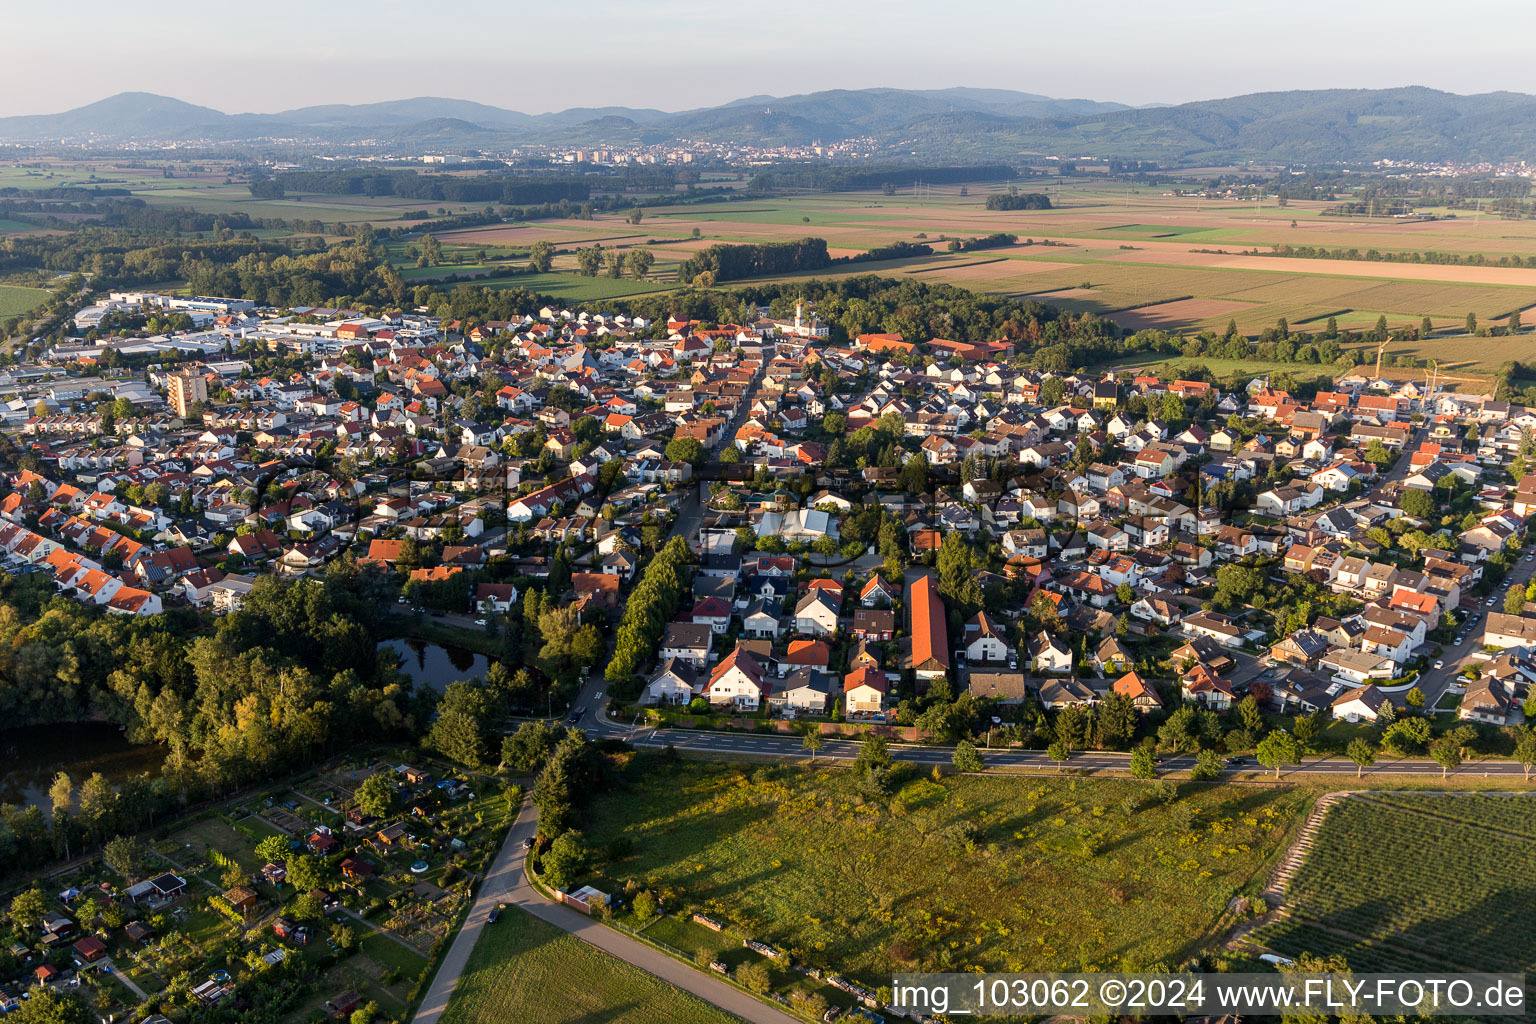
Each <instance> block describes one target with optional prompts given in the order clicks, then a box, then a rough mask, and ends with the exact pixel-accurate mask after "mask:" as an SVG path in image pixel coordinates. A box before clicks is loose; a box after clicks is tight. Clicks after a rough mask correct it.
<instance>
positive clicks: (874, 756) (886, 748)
mask: <svg viewBox="0 0 1536 1024" xmlns="http://www.w3.org/2000/svg"><path fill="white" fill-rule="evenodd" d="M890 766H891V749H890V744H888V743H887V742H886V741H885V737H884V736H876V735H875V734H874V733H865V734H864V739H863V740H861V741H860V742H859V756H858V757H856V758H854V761H853V769H854V771H874V770H877V769H880V768H889V767H890Z"/></svg>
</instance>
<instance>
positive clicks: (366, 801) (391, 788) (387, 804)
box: [354, 772, 399, 818]
mask: <svg viewBox="0 0 1536 1024" xmlns="http://www.w3.org/2000/svg"><path fill="white" fill-rule="evenodd" d="M354 795H355V796H356V797H357V806H358V807H360V808H362V810H363V813H364V814H371V815H373V816H374V817H375V818H386V817H388V816H389V815H390V814H391V813H392V812H393V811H394V809H395V803H396V800H397V799H398V797H399V794H398V793H397V792H396V791H395V784H394V782H393V781H392V780H390V779H389V777H388V776H387V774H386V773H384V772H378V773H376V774H374V775H370V776H368V777H367V778H366V779H364V780H363V783H362V785H360V786H358V787H357V792H356V794H354Z"/></svg>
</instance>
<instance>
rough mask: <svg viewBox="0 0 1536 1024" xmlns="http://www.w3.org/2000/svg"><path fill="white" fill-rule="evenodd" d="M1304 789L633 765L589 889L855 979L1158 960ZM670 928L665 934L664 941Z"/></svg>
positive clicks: (1256, 855) (1203, 922)
mask: <svg viewBox="0 0 1536 1024" xmlns="http://www.w3.org/2000/svg"><path fill="white" fill-rule="evenodd" d="M1311 801H1312V796H1311V794H1310V793H1307V792H1302V791H1297V790H1293V789H1276V788H1269V787H1267V786H1253V787H1242V788H1239V787H1185V788H1184V789H1183V790H1178V789H1175V788H1173V787H1163V788H1154V787H1149V786H1147V785H1146V784H1144V783H1137V782H1132V781H1128V780H1127V781H1119V780H1084V779H1076V778H1070V779H1052V778H1041V777H1031V778H1027V779H1025V778H1006V777H987V776H969V777H951V778H947V779H944V780H943V781H931V780H929V779H928V778H926V777H917V778H915V779H913V780H912V781H909V782H907V783H906V784H905V785H904V786H903V787H902V788H901V789H900V791H899V792H898V793H897V794H896V795H894V796H892V797H890V798H883V799H882V798H875V797H872V796H869V795H865V794H863V793H861V792H860V790H859V788H858V783H857V780H856V779H855V777H854V776H853V774H852V773H849V772H832V771H823V772H816V771H806V770H804V769H801V768H785V767H761V768H758V767H752V766H730V765H722V764H705V763H696V762H695V763H682V764H669V763H665V762H662V761H660V760H659V759H657V758H643V757H642V758H637V759H635V760H634V761H632V762H631V763H630V764H629V765H628V766H627V768H626V770H625V776H624V779H623V781H622V782H621V784H619V785H618V786H616V787H615V788H614V789H613V790H611V791H610V792H608V793H605V794H603V795H602V796H601V797H599V798H598V799H597V800H596V801H595V802H594V804H593V806H592V807H591V808H590V811H589V813H588V815H587V820H588V822H589V825H588V827H587V833H586V834H587V839H588V841H589V843H590V845H591V846H592V848H593V849H595V850H598V851H607V852H608V859H606V860H602V859H601V858H600V864H599V869H598V871H599V873H598V878H597V884H599V885H600V886H602V885H615V886H618V885H622V883H623V882H624V881H627V880H630V879H634V880H636V881H637V882H639V883H640V884H642V885H645V886H649V887H652V888H653V889H655V890H656V891H658V892H659V893H660V895H661V896H662V899H663V902H664V904H665V906H666V907H667V909H668V911H669V912H670V913H672V914H673V915H674V916H675V917H679V918H684V919H686V918H687V917H688V916H689V914H691V913H693V912H695V911H702V912H704V913H707V914H710V915H712V916H713V917H715V918H717V919H719V920H721V921H723V922H725V923H726V925H727V926H728V927H729V928H730V929H731V930H732V931H734V932H735V933H736V934H739V935H744V936H752V937H755V938H757V939H759V940H761V941H764V942H769V943H772V944H774V945H777V946H779V947H781V948H784V949H787V950H788V951H789V952H790V953H791V954H792V955H794V956H795V957H796V958H797V960H799V961H801V962H805V963H808V964H811V965H816V966H823V967H826V968H828V969H834V970H838V971H840V972H842V973H843V974H845V975H848V976H850V977H853V978H855V979H857V980H861V981H864V982H867V983H869V984H871V985H878V984H883V983H885V979H886V977H887V976H888V974H889V972H890V970H892V969H893V968H895V969H912V970H956V971H963V970H973V969H975V970H992V971H1036V970H1038V971H1049V970H1079V969H1111V968H1113V967H1115V966H1118V965H1121V964H1130V963H1136V964H1149V963H1153V962H1163V963H1168V964H1170V965H1172V964H1177V963H1179V962H1181V961H1182V960H1183V959H1185V958H1186V957H1188V956H1190V955H1192V954H1194V953H1196V952H1199V951H1200V950H1202V949H1204V948H1206V946H1207V943H1208V939H1209V938H1210V937H1211V936H1212V934H1213V931H1214V930H1215V929H1216V926H1217V924H1218V921H1219V919H1220V918H1221V917H1222V915H1223V912H1224V910H1225V908H1226V907H1227V905H1228V901H1229V900H1230V899H1231V898H1232V897H1233V896H1234V895H1236V894H1238V893H1239V892H1244V891H1253V890H1254V887H1255V886H1257V885H1260V884H1261V883H1262V879H1263V878H1264V877H1265V875H1266V872H1267V870H1268V867H1269V866H1270V865H1271V864H1272V863H1273V861H1274V859H1275V857H1276V855H1277V853H1278V851H1279V850H1281V849H1282V848H1283V847H1284V846H1285V845H1286V843H1287V840H1288V837H1289V836H1290V835H1291V834H1292V832H1293V831H1294V829H1295V827H1296V826H1297V825H1298V824H1299V823H1300V822H1301V821H1302V820H1303V818H1304V817H1305V815H1306V813H1307V811H1308V808H1309V806H1310V804H1311ZM667 941H670V942H673V944H676V940H672V939H669V940H667Z"/></svg>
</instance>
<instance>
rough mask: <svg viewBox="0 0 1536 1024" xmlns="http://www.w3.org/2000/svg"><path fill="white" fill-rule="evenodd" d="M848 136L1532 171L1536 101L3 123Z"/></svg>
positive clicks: (428, 106)
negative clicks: (1500, 165)
mask: <svg viewBox="0 0 1536 1024" xmlns="http://www.w3.org/2000/svg"><path fill="white" fill-rule="evenodd" d="M854 137H871V138H873V139H875V140H876V141H877V142H878V143H881V144H884V145H887V146H890V147H893V149H892V152H895V151H896V147H898V146H899V150H900V152H901V154H902V156H903V158H908V159H910V158H914V157H915V158H916V159H919V160H926V161H932V160H933V159H934V158H935V157H942V158H943V159H944V160H945V161H955V160H963V161H985V160H993V161H1013V160H1016V159H1017V158H1018V157H1020V156H1021V155H1029V154H1040V155H1058V154H1060V155H1071V156H1076V155H1083V154H1087V155H1095V156H1105V157H1123V158H1139V159H1149V160H1156V161H1158V162H1160V163H1163V164H1165V165H1173V164H1180V163H1183V164H1199V163H1210V162H1222V161H1230V160H1261V161H1276V162H1281V163H1317V162H1330V163H1333V162H1340V161H1350V162H1354V161H1371V160H1377V159H1397V160H1419V161H1473V160H1487V161H1509V160H1531V161H1536V97H1533V96H1529V95H1525V94H1523V93H1509V92H1497V93H1484V94H1480V95H1475V96H1460V95H1456V94H1453V93H1447V92H1439V91H1436V90H1434V89H1426V88H1422V87H1407V88H1399V89H1325V90H1309V91H1293V92H1268V93H1254V94H1252V95H1247V96H1237V97H1232V98H1229V99H1217V100H1205V101H1201V102H1196V103H1185V104H1181V105H1178V106H1154V107H1127V106H1125V105H1122V104H1117V103H1101V102H1096V101H1091V100H1059V99H1051V98H1050V97H1045V96H1036V95H1033V94H1030V93H1019V92H1008V91H1004V90H990V89H944V90H926V91H922V90H901V89H859V90H833V91H828V92H817V93H809V94H806V95H803V96H789V97H768V96H754V97H750V98H748V99H742V100H737V101H735V102H732V103H727V104H724V105H721V106H717V107H710V108H704V109H700V110H690V111H682V112H678V113H666V112H663V111H659V110H649V109H632V108H627V107H604V108H581V109H576V110H567V111H561V112H557V113H547V114H538V115H530V114H523V113H519V112H518V111H514V110H504V109H502V108H500V107H494V106H488V105H485V104H478V103H470V102H467V101H463V100H450V99H438V98H432V97H424V98H418V99H413V100H400V101H395V102H390V103H373V104H365V105H361V106H347V105H339V104H332V105H327V106H320V107H306V108H302V109H298V110H288V111H283V112H281V113H276V114H225V113H222V112H220V111H217V110H213V109H211V108H208V107H201V106H194V105H192V104H189V103H184V102H182V101H180V100H175V99H169V98H166V97H163V96H154V95H151V94H148V93H122V94H119V95H117V96H113V97H109V98H107V99H104V100H101V101H98V102H97V103H93V104H89V105H88V106H84V107H79V108H76V109H74V110H70V111H65V112H64V113H60V114H44V115H29V116H24V117H9V118H0V142H4V141H17V142H32V143H41V142H49V141H54V142H59V141H73V142H79V141H81V140H88V141H89V142H90V143H92V144H99V145H110V144H112V143H113V142H122V141H127V140H129V139H132V140H134V141H137V142H140V143H142V142H146V141H161V142H172V141H186V140H194V139H195V140H198V141H202V142H205V143H220V142H224V143H249V142H252V141H258V142H259V141H260V140H263V139H274V138H283V139H297V140H301V141H304V140H308V141H309V142H311V143H312V144H314V145H316V146H321V145H325V144H328V143H329V144H332V145H334V144H335V143H338V142H357V141H359V140H364V139H367V140H373V141H377V142H378V143H379V144H381V145H383V144H397V145H411V144H417V145H428V144H430V146H432V147H434V148H439V149H442V148H453V147H455V146H459V147H463V148H466V149H468V148H475V149H483V150H494V149H496V148H497V147H503V146H504V147H511V146H516V145H527V144H559V143H567V144H578V145H587V144H594V145H595V144H606V145H614V146H622V145H632V144H641V143H644V144H670V143H673V142H677V141H680V140H683V139H691V140H696V141H713V142H721V143H753V144H759V145H775V144H809V143H811V142H814V141H816V140H818V139H819V140H821V141H823V142H830V141H834V140H837V139H843V138H854Z"/></svg>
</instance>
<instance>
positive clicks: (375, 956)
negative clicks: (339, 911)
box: [337, 918, 427, 978]
mask: <svg viewBox="0 0 1536 1024" xmlns="http://www.w3.org/2000/svg"><path fill="white" fill-rule="evenodd" d="M337 920H340V918H338V919H337ZM343 923H344V924H347V925H349V926H350V927H351V928H352V929H353V931H355V932H357V933H358V935H359V938H358V940H357V948H358V949H360V950H362V951H363V952H364V953H365V954H367V956H368V959H370V960H372V961H373V962H374V963H376V964H378V965H379V966H380V967H386V968H387V967H393V968H394V969H395V970H397V971H399V972H400V974H401V975H402V976H403V977H408V978H410V977H415V976H416V975H418V974H420V973H421V969H422V968H423V967H425V966H426V965H427V958H426V957H424V956H421V955H419V954H416V953H412V952H411V951H410V950H409V949H406V948H405V947H404V946H402V945H400V943H398V942H396V941H395V940H394V939H392V938H390V937H389V936H387V935H380V934H379V933H378V932H376V931H372V930H370V929H369V928H368V927H367V926H365V925H360V924H358V923H357V922H355V921H351V920H348V921H345V922H343Z"/></svg>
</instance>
